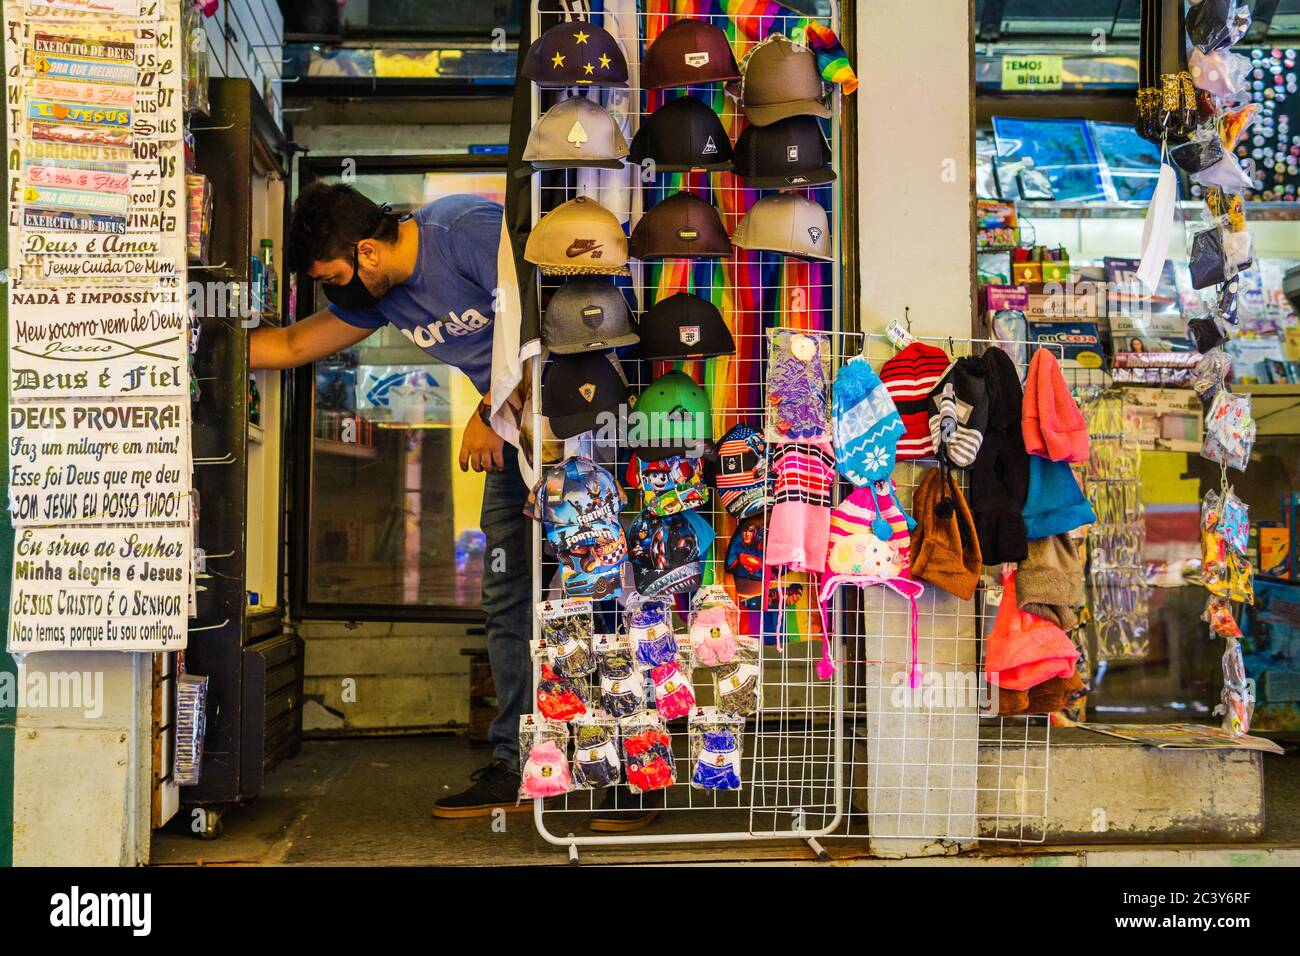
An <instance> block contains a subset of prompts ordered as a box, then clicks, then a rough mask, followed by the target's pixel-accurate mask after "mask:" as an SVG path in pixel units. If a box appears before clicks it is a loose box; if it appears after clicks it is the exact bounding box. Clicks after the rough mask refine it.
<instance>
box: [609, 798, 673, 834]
mask: <svg viewBox="0 0 1300 956" xmlns="http://www.w3.org/2000/svg"><path fill="white" fill-rule="evenodd" d="M663 807H664V792H663V791H662V790H652V791H651V792H650V793H642V794H639V795H638V794H634V793H633V792H632V791H631V790H629V789H628V788H627V787H608V788H607V789H606V790H605V799H604V800H602V801H601V802H600V806H599V807H597V808H596V815H595V816H594V817H592V818H591V828H592V829H593V830H595V831H597V832H598V833H628V832H630V831H632V830H640V829H641V828H642V827H648V826H649V825H650V824H651V823H653V822H654V819H655V817H657V816H659V813H660V811H661V810H663Z"/></svg>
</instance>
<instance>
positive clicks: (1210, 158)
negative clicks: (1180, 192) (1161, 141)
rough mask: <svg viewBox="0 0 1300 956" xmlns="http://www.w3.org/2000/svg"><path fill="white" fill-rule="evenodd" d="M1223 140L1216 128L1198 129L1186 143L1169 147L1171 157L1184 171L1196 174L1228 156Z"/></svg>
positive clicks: (1192, 174) (1191, 174)
mask: <svg viewBox="0 0 1300 956" xmlns="http://www.w3.org/2000/svg"><path fill="white" fill-rule="evenodd" d="M1227 155H1228V154H1227V152H1226V151H1225V150H1224V147H1223V142H1222V141H1221V140H1220V139H1219V136H1218V133H1216V132H1215V131H1214V130H1208V129H1198V130H1196V132H1195V133H1193V134H1192V135H1191V137H1190V138H1189V139H1188V140H1187V142H1185V143H1179V144H1178V145H1177V146H1171V147H1170V148H1169V158H1170V159H1172V160H1173V161H1174V165H1176V166H1177V167H1178V168H1179V169H1181V170H1182V171H1183V172H1185V173H1187V174H1188V175H1190V176H1195V175H1196V174H1197V173H1200V172H1202V171H1203V170H1207V169H1209V168H1210V167H1211V166H1213V165H1214V164H1215V163H1218V162H1220V161H1221V160H1223V159H1224V158H1225V157H1226V156H1227Z"/></svg>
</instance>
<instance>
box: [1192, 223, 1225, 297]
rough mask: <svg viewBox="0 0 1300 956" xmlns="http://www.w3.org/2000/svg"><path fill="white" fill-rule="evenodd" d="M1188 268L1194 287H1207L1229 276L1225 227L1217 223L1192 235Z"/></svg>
mask: <svg viewBox="0 0 1300 956" xmlns="http://www.w3.org/2000/svg"><path fill="white" fill-rule="evenodd" d="M1187 269H1188V271H1189V272H1190V273H1191V274H1192V288H1193V289H1206V288H1209V287H1210V286H1212V285H1218V284H1219V283H1220V282H1223V281H1224V280H1225V279H1226V278H1228V260H1227V256H1225V255H1224V252H1223V227H1222V226H1220V225H1218V224H1217V223H1216V224H1215V225H1213V226H1211V227H1210V228H1209V229H1204V230H1202V231H1200V232H1198V233H1197V234H1196V235H1195V236H1193V237H1192V249H1191V252H1190V254H1189V255H1188V260H1187Z"/></svg>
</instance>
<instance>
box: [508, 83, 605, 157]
mask: <svg viewBox="0 0 1300 956" xmlns="http://www.w3.org/2000/svg"><path fill="white" fill-rule="evenodd" d="M626 155H627V140H626V139H625V138H624V137H623V131H622V130H621V129H619V127H618V123H616V122H615V121H614V117H613V116H611V115H610V113H609V110H607V109H605V108H604V107H603V106H601V105H600V104H599V103H594V102H592V101H591V100H589V99H587V98H586V97H585V96H571V97H569V98H568V99H566V100H561V101H560V102H558V103H556V104H555V105H554V106H552V107H551V108H550V109H549V110H547V111H546V113H545V115H544V116H542V118H541V119H539V120H538V121H537V125H536V126H534V127H533V129H532V132H530V133H529V134H528V145H526V146H525V147H524V155H523V160H524V162H526V163H532V164H533V168H534V169H564V168H568V167H572V166H592V167H596V168H599V169H622V168H623V157H624V156H626ZM530 172H531V170H528V169H527V168H524V169H520V170H518V171H517V172H516V175H519V176H527V175H529V173H530Z"/></svg>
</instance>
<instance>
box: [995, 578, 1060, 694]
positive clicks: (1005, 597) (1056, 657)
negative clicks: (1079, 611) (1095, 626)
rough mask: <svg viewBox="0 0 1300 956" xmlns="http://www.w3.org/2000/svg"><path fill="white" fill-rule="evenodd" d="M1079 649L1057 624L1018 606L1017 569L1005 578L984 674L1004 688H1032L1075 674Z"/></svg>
mask: <svg viewBox="0 0 1300 956" xmlns="http://www.w3.org/2000/svg"><path fill="white" fill-rule="evenodd" d="M1078 658H1079V649H1078V648H1077V647H1075V646H1074V642H1073V641H1071V640H1070V639H1069V638H1068V637H1067V636H1066V635H1065V632H1064V631H1062V630H1061V629H1060V628H1059V627H1057V626H1056V625H1055V624H1052V623H1051V622H1049V621H1045V620H1043V619H1042V618H1040V617H1034V616H1033V615H1032V614H1026V613H1025V612H1024V611H1022V610H1020V608H1019V607H1018V606H1017V605H1016V572H1015V571H1008V572H1007V573H1006V574H1004V575H1003V577H1002V603H1001V604H999V605H998V613H997V616H996V617H995V618H994V620H993V628H992V629H991V630H990V631H989V635H988V639H987V641H986V642H985V646H984V673H985V677H986V678H987V680H988V682H989V683H990V684H996V685H997V686H998V688H1000V689H1002V690H1029V689H1030V688H1031V687H1035V686H1037V685H1038V684H1041V683H1043V681H1046V680H1050V679H1051V678H1053V677H1069V676H1070V675H1071V674H1073V673H1074V665H1075V661H1077V660H1078Z"/></svg>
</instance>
